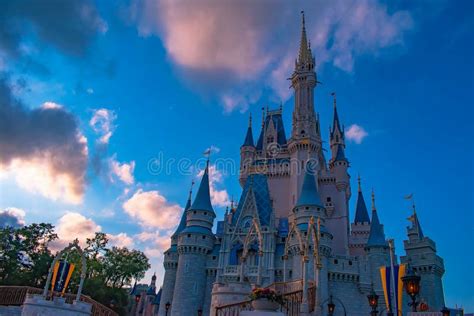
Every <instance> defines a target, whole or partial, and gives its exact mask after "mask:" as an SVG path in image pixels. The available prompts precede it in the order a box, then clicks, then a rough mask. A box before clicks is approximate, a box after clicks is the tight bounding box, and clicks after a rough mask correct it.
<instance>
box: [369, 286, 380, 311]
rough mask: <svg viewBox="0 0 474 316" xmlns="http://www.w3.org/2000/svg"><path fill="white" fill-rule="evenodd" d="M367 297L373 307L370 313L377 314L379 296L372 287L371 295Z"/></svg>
mask: <svg viewBox="0 0 474 316" xmlns="http://www.w3.org/2000/svg"><path fill="white" fill-rule="evenodd" d="M367 299H368V300H369V306H370V307H371V308H372V311H371V312H370V315H371V316H377V306H378V304H379V296H378V295H377V294H376V293H375V291H374V289H372V292H371V293H370V294H369V295H367Z"/></svg>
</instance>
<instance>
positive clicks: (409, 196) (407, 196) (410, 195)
mask: <svg viewBox="0 0 474 316" xmlns="http://www.w3.org/2000/svg"><path fill="white" fill-rule="evenodd" d="M404 198H405V200H411V199H412V198H413V193H410V194H408V195H405V196H404Z"/></svg>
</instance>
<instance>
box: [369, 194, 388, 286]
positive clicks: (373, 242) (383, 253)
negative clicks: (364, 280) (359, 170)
mask: <svg viewBox="0 0 474 316" xmlns="http://www.w3.org/2000/svg"><path fill="white" fill-rule="evenodd" d="M365 251H366V254H367V259H368V261H369V266H370V272H371V283H373V284H374V287H375V288H376V289H377V290H380V289H381V288H382V284H381V280H380V272H379V268H380V267H382V266H388V265H390V250H389V246H388V242H387V240H386V239H385V232H384V229H383V225H382V224H381V223H380V221H379V216H378V214H377V208H376V207H375V193H374V191H373V190H372V221H371V223H370V233H369V239H368V241H367V245H366V246H365Z"/></svg>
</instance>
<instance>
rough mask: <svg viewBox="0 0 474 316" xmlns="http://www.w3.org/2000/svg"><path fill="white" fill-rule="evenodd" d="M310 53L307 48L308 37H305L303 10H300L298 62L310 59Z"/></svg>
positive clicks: (302, 62) (305, 61)
mask: <svg viewBox="0 0 474 316" xmlns="http://www.w3.org/2000/svg"><path fill="white" fill-rule="evenodd" d="M311 57H312V56H311V55H310V52H309V48H308V39H307V38H306V25H305V19H304V11H301V39H300V51H299V54H298V63H300V64H304V63H307V62H309V61H310V60H311Z"/></svg>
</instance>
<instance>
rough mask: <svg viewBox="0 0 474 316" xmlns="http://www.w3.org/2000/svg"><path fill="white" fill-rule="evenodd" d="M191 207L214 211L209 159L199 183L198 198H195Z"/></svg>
mask: <svg viewBox="0 0 474 316" xmlns="http://www.w3.org/2000/svg"><path fill="white" fill-rule="evenodd" d="M190 209H192V210H201V211H209V212H213V213H214V209H213V208H212V204H211V194H210V191H209V159H208V160H207V163H206V169H204V174H203V176H202V178H201V183H200V184H199V189H198V192H197V194H196V198H195V199H194V202H193V204H192V205H191V208H190Z"/></svg>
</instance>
